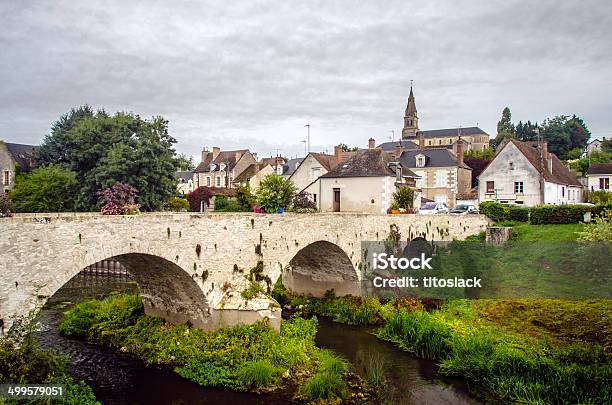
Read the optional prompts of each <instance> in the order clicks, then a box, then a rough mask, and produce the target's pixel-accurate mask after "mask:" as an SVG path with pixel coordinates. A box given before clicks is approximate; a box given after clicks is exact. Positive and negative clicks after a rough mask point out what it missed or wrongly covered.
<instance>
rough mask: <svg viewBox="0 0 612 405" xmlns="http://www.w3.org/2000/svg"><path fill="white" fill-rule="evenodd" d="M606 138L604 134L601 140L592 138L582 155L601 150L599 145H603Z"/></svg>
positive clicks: (589, 154)
mask: <svg viewBox="0 0 612 405" xmlns="http://www.w3.org/2000/svg"><path fill="white" fill-rule="evenodd" d="M605 140H606V137H605V136H604V137H603V138H602V139H601V140H600V139H593V140H592V141H591V142H589V143H588V144H587V146H586V148H585V150H584V153H583V154H582V156H583V157H584V156H591V154H592V153H593V152H601V147H602V145H603V142H604V141H605Z"/></svg>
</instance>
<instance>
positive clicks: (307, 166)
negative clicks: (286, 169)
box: [288, 152, 338, 204]
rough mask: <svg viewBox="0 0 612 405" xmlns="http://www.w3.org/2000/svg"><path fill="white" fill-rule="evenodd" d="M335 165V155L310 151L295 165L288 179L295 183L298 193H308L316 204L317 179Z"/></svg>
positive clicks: (336, 161)
mask: <svg viewBox="0 0 612 405" xmlns="http://www.w3.org/2000/svg"><path fill="white" fill-rule="evenodd" d="M337 165H338V158H337V157H336V156H334V155H326V154H324V153H314V152H311V153H309V154H308V155H307V156H306V157H305V158H304V160H302V162H301V163H300V164H299V165H298V166H297V168H296V169H295V171H294V172H293V174H292V175H291V176H289V179H288V180H289V181H291V182H292V183H293V184H294V185H295V188H296V191H297V192H298V193H299V192H302V191H306V192H307V193H310V194H311V195H312V199H313V201H314V202H315V203H317V204H318V202H319V194H320V193H319V185H318V183H317V180H319V177H321V176H322V175H324V174H326V173H328V172H329V171H330V170H332V169H334V168H335V167H336V166H337Z"/></svg>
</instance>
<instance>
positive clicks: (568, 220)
mask: <svg viewBox="0 0 612 405" xmlns="http://www.w3.org/2000/svg"><path fill="white" fill-rule="evenodd" d="M605 208H606V207H605V206H596V207H590V206H586V205H539V206H537V207H533V208H531V223H532V224H534V225H542V224H575V223H579V222H582V221H583V220H584V214H585V213H586V212H591V213H592V214H593V215H598V214H600V213H601V212H603V211H604V209H605Z"/></svg>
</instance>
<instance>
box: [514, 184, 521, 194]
mask: <svg viewBox="0 0 612 405" xmlns="http://www.w3.org/2000/svg"><path fill="white" fill-rule="evenodd" d="M514 192H515V193H516V194H523V182H522V181H515V182H514Z"/></svg>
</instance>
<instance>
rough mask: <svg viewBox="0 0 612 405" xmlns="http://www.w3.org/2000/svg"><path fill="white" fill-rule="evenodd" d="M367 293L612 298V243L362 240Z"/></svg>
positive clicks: (362, 285) (362, 271) (432, 295)
mask: <svg viewBox="0 0 612 405" xmlns="http://www.w3.org/2000/svg"><path fill="white" fill-rule="evenodd" d="M361 251H362V256H361V264H360V265H359V268H360V270H361V277H360V281H361V291H362V292H363V293H364V294H366V295H367V294H370V295H377V296H396V297H397V296H421V297H423V296H425V297H430V298H441V299H446V298H496V299H516V298H564V299H581V298H584V299H590V298H604V299H611V298H612V289H611V286H612V265H611V264H610V257H612V243H610V242H592V243H584V242H575V241H539V242H538V241H531V242H520V241H510V242H508V243H506V244H503V245H489V244H487V243H485V242H480V241H452V242H432V241H426V240H424V239H422V238H416V239H414V240H412V241H409V242H396V241H372V242H362V246H361Z"/></svg>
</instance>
